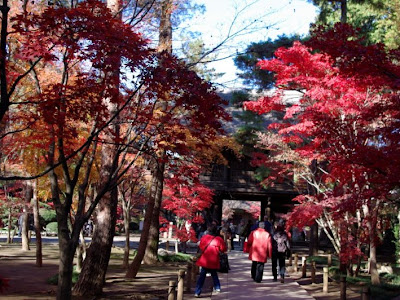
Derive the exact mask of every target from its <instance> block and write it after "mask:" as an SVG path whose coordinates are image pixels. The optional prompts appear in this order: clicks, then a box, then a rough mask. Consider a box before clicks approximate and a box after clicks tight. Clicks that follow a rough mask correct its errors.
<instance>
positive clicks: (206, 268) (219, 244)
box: [194, 224, 227, 298]
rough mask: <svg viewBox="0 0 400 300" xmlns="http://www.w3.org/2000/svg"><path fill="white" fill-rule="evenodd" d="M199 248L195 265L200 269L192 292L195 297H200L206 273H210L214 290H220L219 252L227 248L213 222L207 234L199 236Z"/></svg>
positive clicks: (217, 291)
mask: <svg viewBox="0 0 400 300" xmlns="http://www.w3.org/2000/svg"><path fill="white" fill-rule="evenodd" d="M199 250H200V253H201V255H200V257H199V259H198V260H197V262H196V265H198V266H199V267H201V270H200V275H199V279H198V280H197V284H196V290H195V294H194V296H195V297H196V298H198V297H200V294H201V289H202V288H203V285H204V280H205V279H206V275H207V273H210V274H211V277H212V279H213V283H214V292H216V293H219V292H220V291H221V283H220V281H219V278H218V274H217V270H218V269H219V267H220V265H219V253H220V252H226V250H227V249H226V244H225V242H224V240H223V239H222V237H221V236H219V235H218V231H217V226H216V225H215V224H211V225H210V226H209V227H208V229H207V234H206V235H204V236H203V237H202V238H201V240H200V244H199Z"/></svg>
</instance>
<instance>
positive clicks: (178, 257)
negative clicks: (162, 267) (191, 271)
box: [158, 253, 193, 262]
mask: <svg viewBox="0 0 400 300" xmlns="http://www.w3.org/2000/svg"><path fill="white" fill-rule="evenodd" d="M158 259H159V260H160V261H161V262H188V261H192V259H193V255H190V254H185V253H175V254H172V255H162V256H161V255H158Z"/></svg>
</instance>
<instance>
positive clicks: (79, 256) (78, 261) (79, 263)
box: [76, 230, 86, 273]
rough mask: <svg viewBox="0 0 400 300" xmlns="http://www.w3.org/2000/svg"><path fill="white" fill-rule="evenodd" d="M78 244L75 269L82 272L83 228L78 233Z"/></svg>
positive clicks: (83, 255) (83, 256)
mask: <svg viewBox="0 0 400 300" xmlns="http://www.w3.org/2000/svg"><path fill="white" fill-rule="evenodd" d="M79 238H80V241H81V242H80V244H79V245H78V247H77V248H76V271H77V272H78V273H81V272H82V266H83V260H84V258H85V257H86V243H85V236H84V235H83V230H81V232H80V233H79Z"/></svg>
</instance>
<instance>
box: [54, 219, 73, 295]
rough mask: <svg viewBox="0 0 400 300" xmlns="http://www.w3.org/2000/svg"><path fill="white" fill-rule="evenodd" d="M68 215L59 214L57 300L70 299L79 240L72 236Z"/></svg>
mask: <svg viewBox="0 0 400 300" xmlns="http://www.w3.org/2000/svg"><path fill="white" fill-rule="evenodd" d="M67 218H68V217H67V216H61V215H60V214H57V219H58V220H57V221H58V244H59V248H60V250H59V254H60V264H59V267H58V285H57V300H70V299H71V289H72V271H73V262H74V256H75V250H76V246H77V242H74V237H72V238H70V230H69V228H68V221H67Z"/></svg>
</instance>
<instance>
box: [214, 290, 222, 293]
mask: <svg viewBox="0 0 400 300" xmlns="http://www.w3.org/2000/svg"><path fill="white" fill-rule="evenodd" d="M213 293H221V289H213Z"/></svg>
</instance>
